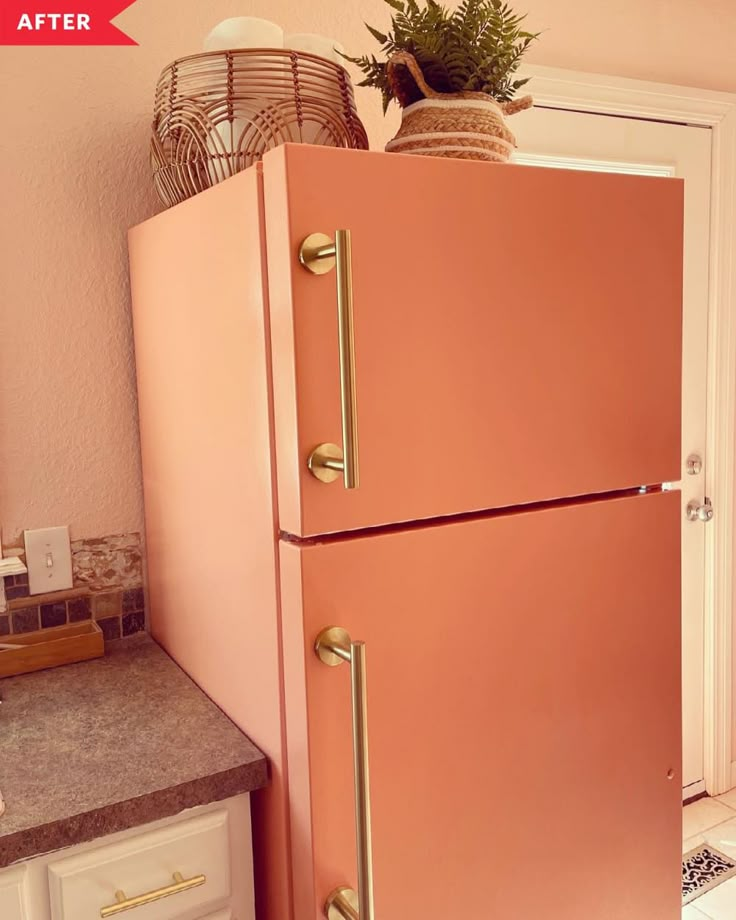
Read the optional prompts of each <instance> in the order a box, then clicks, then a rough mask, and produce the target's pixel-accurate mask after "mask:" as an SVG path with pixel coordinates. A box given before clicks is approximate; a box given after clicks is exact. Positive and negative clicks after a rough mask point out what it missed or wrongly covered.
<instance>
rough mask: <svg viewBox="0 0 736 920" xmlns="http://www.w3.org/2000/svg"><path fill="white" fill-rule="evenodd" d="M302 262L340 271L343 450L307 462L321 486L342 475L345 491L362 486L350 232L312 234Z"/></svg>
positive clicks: (327, 449)
mask: <svg viewBox="0 0 736 920" xmlns="http://www.w3.org/2000/svg"><path fill="white" fill-rule="evenodd" d="M299 261H300V262H301V264H302V265H303V266H304V267H305V268H306V269H308V270H309V271H311V272H313V273H314V274H316V275H323V274H325V273H326V272H329V271H331V270H332V268H333V267H335V266H336V267H337V336H338V353H339V358H340V406H341V422H342V449H340V448H339V447H338V446H337V445H335V444H320V445H318V446H317V447H315V448H314V450H313V451H312V453H311V454H310V455H309V459H308V461H307V463H308V466H309V469H310V471H311V472H312V474H313V475H314V476H316V477H317V479H320V480H321V481H322V482H333V481H334V480H335V479H337V477H338V475H339V474H340V473H342V477H343V483H344V485H345V488H346V489H357V488H358V486H359V485H360V464H359V460H358V411H357V400H356V396H355V328H354V322H353V253H352V241H351V236H350V231H349V230H336V231H335V239H334V241H333V240H331V239H330V237H329V236H326V235H325V234H324V233H311V234H310V235H309V236H308V237H307V238H306V239H305V240H304V241H303V242H302V244H301V246H300V248H299Z"/></svg>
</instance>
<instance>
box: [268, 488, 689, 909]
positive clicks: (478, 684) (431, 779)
mask: <svg viewBox="0 0 736 920" xmlns="http://www.w3.org/2000/svg"><path fill="white" fill-rule="evenodd" d="M678 522H679V496H678V495H677V493H660V494H654V495H649V496H645V497H630V498H625V499H615V500H608V501H605V502H592V503H581V504H578V505H572V506H558V507H553V508H550V509H548V510H543V511H537V512H534V513H517V514H508V515H501V516H496V517H490V518H486V519H480V520H473V521H467V522H465V523H457V524H448V525H445V526H432V527H427V528H421V529H415V530H412V531H404V532H396V533H391V534H385V535H374V536H371V537H359V538H355V539H352V540H343V541H340V542H334V543H323V544H322V545H315V546H307V547H298V546H295V545H284V546H283V547H282V552H281V565H282V595H283V596H282V603H283V635H284V656H285V661H284V664H285V668H284V679H285V699H286V733H287V743H288V770H289V777H288V781H289V795H290V801H291V806H290V807H291V846H292V864H293V873H294V913H295V917H296V918H298V920H308V918H321V917H322V916H323V913H322V909H323V904H324V902H325V900H326V898H327V897H328V896H329V895H330V893H331V892H332V891H333V890H334V889H336V888H339V887H341V886H348V887H351V888H353V889H355V888H356V887H357V885H358V882H357V873H356V824H355V820H354V801H353V779H354V774H353V752H352V737H351V687H350V682H351V673H350V668H349V666H348V665H346V664H345V665H342V666H339V667H329V666H327V665H326V664H324V663H323V662H322V661H321V660H320V659H319V658H318V657H317V656H316V654H315V651H314V642H315V639H316V637H317V636H318V635H319V634H320V632H321V631H322V629H323V628H324V627H327V626H340V627H343V628H344V629H345V630H346V631H347V632H348V633H349V634H350V636H351V637H352V638H353V639H354V640H363V641H364V642H365V650H366V666H367V717H368V718H367V722H368V756H369V763H370V787H371V815H372V825H373V838H372V851H373V875H374V893H375V916H376V917H377V918H378V920H407V918H421V920H448V918H455V917H462V918H463V920H489V918H502V917H503V918H507V917H508V918H518V920H537V918H545V920H643V918H646V920H679V917H680V909H681V908H680V834H681V827H680V822H681V792H680V774H681V769H680V670H679V669H680V639H679V571H678V570H679V558H680V551H679V533H678V531H679V524H678Z"/></svg>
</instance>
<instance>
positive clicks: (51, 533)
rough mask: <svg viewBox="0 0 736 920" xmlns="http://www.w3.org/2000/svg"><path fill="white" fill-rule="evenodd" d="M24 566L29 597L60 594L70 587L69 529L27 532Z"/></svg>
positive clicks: (70, 555)
mask: <svg viewBox="0 0 736 920" xmlns="http://www.w3.org/2000/svg"><path fill="white" fill-rule="evenodd" d="M24 537H25V541H26V565H27V566H28V586H29V589H30V592H31V594H45V593H46V592H47V591H63V590H65V589H66V588H71V586H72V548H71V544H70V543H69V528H68V527H46V528H44V529H43V530H26V531H25V532H24Z"/></svg>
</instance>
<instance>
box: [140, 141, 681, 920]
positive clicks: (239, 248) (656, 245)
mask: <svg viewBox="0 0 736 920" xmlns="http://www.w3.org/2000/svg"><path fill="white" fill-rule="evenodd" d="M682 201H683V188H682V183H681V181H680V180H677V179H669V178H668V179H664V178H652V177H641V176H629V175H621V174H616V175H613V174H602V173H590V172H583V171H567V170H557V169H545V168H535V167H526V166H514V165H508V164H506V165H495V164H486V163H477V162H467V161H461V160H449V159H440V158H432V157H416V156H401V155H396V154H384V153H373V152H365V151H348V150H335V149H328V148H320V147H314V146H306V145H285V146H283V147H280V148H278V149H276V150H273V151H271V152H269V153H268V154H267V155H266V156H265V157H264V159H263V162H262V163H260V164H258V165H257V166H255V167H252V168H251V169H248V170H246V171H245V172H243V173H240V174H238V175H236V176H234V177H233V178H231V179H229V180H227V181H226V182H224V183H222V184H220V185H218V186H216V187H214V188H212V189H210V190H208V191H206V192H204V193H202V194H200V195H197V196H196V197H194V198H192V199H190V200H188V201H186V202H184V203H183V204H181V205H178V206H177V207H175V208H173V209H171V210H169V211H166V212H164V213H162V214H159V215H157V216H156V217H154V218H152V219H151V220H149V221H146V222H145V223H143V224H141V225H139V226H137V227H135V228H134V229H133V230H131V232H130V238H129V248H130V262H131V292H132V309H133V324H134V335H135V355H136V372H137V381H138V399H139V413H140V431H141V452H142V465H143V483H144V501H145V522H146V547H147V550H146V551H147V562H148V587H149V600H150V621H151V630H152V633H153V636H154V637H155V638H156V639H157V640H158V641H159V642H160V643H161V644H162V645H163V647H164V648H165V649H166V650H167V651H168V652H169V653H170V654H171V655H172V657H173V658H174V659H175V660H176V661H177V662H178V663H179V664H180V665H181V666H182V667H183V668H184V669H185V670H186V671H187V672H188V673H189V674H190V675H191V676H192V677H193V679H194V680H195V681H196V682H197V683H198V684H199V685H200V686H201V687H202V688H203V689H204V690H205V691H206V692H207V693H208V694H209V695H210V696H211V697H212V699H213V700H214V701H215V702H216V703H217V704H218V705H219V706H220V707H221V708H222V709H223V710H224V711H225V712H226V713H227V714H228V715H229V716H230V717H231V718H232V719H233V720H234V721H235V722H236V723H237V724H238V725H239V726H240V727H241V728H242V729H243V731H245V732H246V733H247V734H248V735H249V736H250V737H251V738H252V739H253V740H254V741H255V742H256V743H257V744H258V745H259V746H260V747H261V748H262V749H263V750H264V752H265V753H266V754H267V755H268V757H269V762H270V783H269V786H268V788H267V789H265V790H263V791H261V792H259V793H257V794H255V796H254V801H253V815H254V827H253V834H254V854H255V861H256V899H257V902H256V908H257V916H258V920H317V918H322V917H328V918H329V920H340V918H349V920H355V917H358V916H359V917H361V920H376V918H377V920H407V918H409V920H413V918H417V920H419V918H421V920H447V918H451V917H452V918H454V917H463V918H464V920H495V918H499V920H500V918H507V917H513V918H519V920H536V918H540V917H544V918H545V920H644V918H646V920H676V918H679V916H680V909H681V908H680V858H681V851H680V835H681V831H680V820H681V786H682V783H681V737H680V733H681V728H680V711H681V710H680V696H681V690H680V571H679V570H680V503H679V495H678V493H677V491H675V490H672V489H670V488H669V487H668V484H669V483H670V482H676V481H677V480H679V478H680V412H681V410H680V406H681V393H680V388H681V383H680V381H681V367H680V364H681V335H682V329H681V286H682Z"/></svg>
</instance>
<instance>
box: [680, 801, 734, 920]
mask: <svg viewBox="0 0 736 920" xmlns="http://www.w3.org/2000/svg"><path fill="white" fill-rule="evenodd" d="M682 840H683V842H682V852H683V853H686V852H687V851H688V850H692V849H694V848H695V847H697V846H700V844H701V843H710V844H712V845H713V846H714V847H715V848H716V849H717V850H720V851H721V852H722V853H725V854H726V855H727V856H730V857H731V858H732V859H736V789H732V790H731V791H730V792H727V793H726V794H725V795H721V796H718V798H715V799H699V800H698V801H697V802H693V803H692V804H691V805H686V806H685V808H684V809H683V813H682ZM682 920H736V876H734V878H730V879H729V880H728V881H727V882H724V883H723V884H722V885H718V886H717V887H716V888H713V889H712V890H711V891H708V892H706V893H705V894H703V895H701V896H700V897H699V898H696V899H695V900H694V901H691V902H690V904H688V905H687V907H683V909H682Z"/></svg>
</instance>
